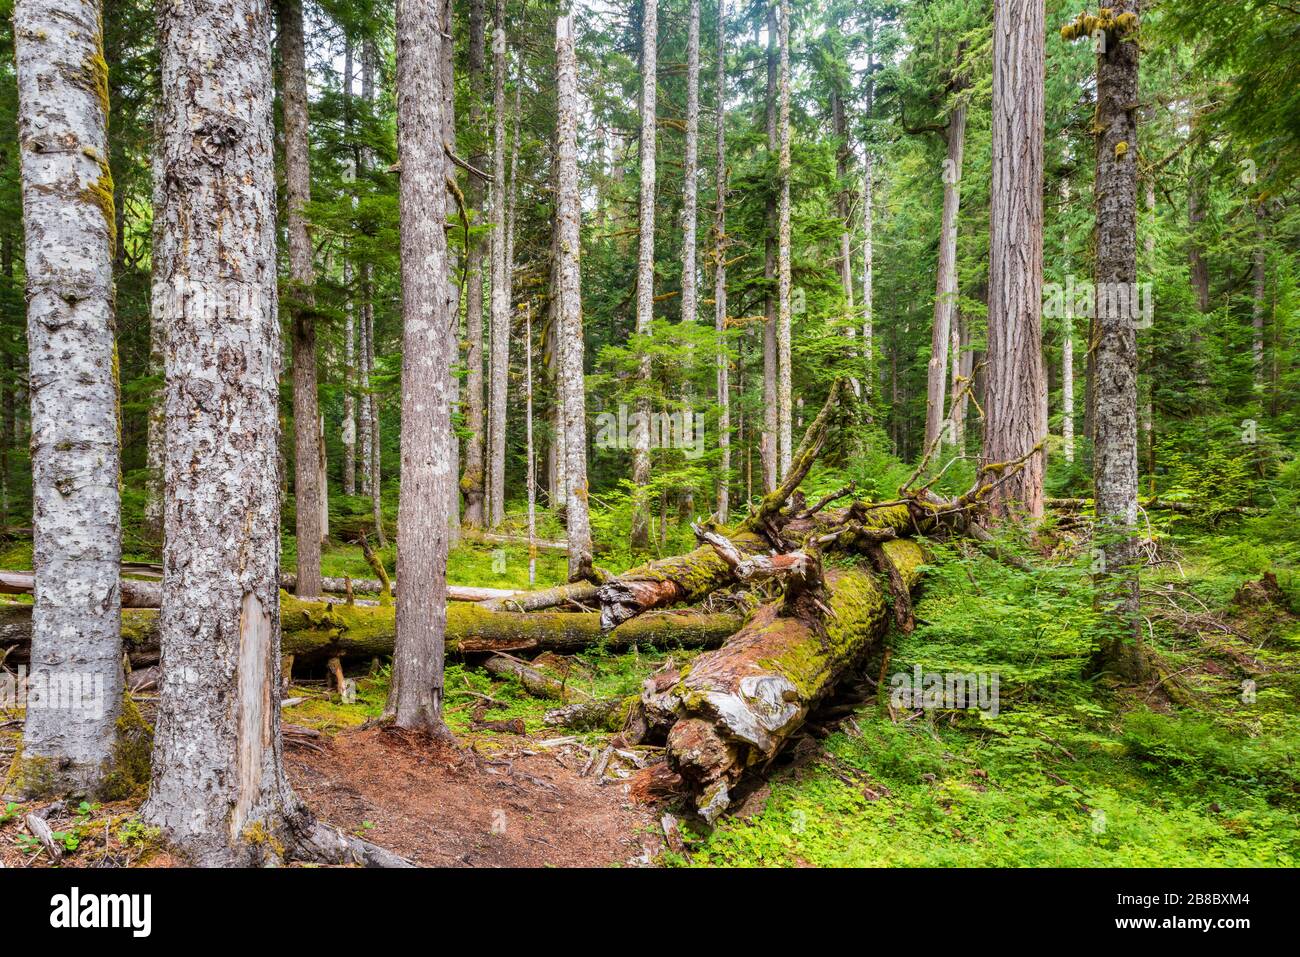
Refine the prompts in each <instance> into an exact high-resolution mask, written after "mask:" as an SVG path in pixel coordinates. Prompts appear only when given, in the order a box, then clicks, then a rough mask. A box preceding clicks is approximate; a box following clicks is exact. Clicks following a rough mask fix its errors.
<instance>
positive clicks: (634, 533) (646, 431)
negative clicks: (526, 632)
mask: <svg viewBox="0 0 1300 957" xmlns="http://www.w3.org/2000/svg"><path fill="white" fill-rule="evenodd" d="M658 25H659V8H658V2H657V0H644V2H643V3H642V7H641V145H640V149H641V195H640V240H639V245H638V254H637V255H638V260H637V281H636V282H637V285H636V334H637V335H638V336H649V335H650V332H651V325H652V323H653V321H654V281H655V133H656V128H657V124H656V118H655V117H656V114H655V109H656V107H655V86H656V83H657V71H656V64H655V61H656V57H657V55H658V53H657V51H658V35H657V34H658ZM638 351H639V352H640V354H641V355H640V361H639V364H638V368H637V379H638V381H639V382H640V384H641V388H642V389H647V388H649V385H650V375H651V368H650V355H649V353H648V352H646V351H645V349H644V348H641V349H639V350H638ZM636 411H637V414H638V416H639V418H638V419H637V426H636V429H635V430H634V434H633V437H632V482H633V484H634V486H635V488H634V489H633V491H632V529H631V534H630V536H629V539H630V544H631V546H632V548H633V549H644V548H647V547H649V544H650V499H649V491H648V490H647V489H646V486H647V485H649V483H650V400H649V398H648V397H647V396H645V395H642V396H640V397H639V398H638V399H637V402H636Z"/></svg>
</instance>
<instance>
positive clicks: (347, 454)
mask: <svg viewBox="0 0 1300 957" xmlns="http://www.w3.org/2000/svg"><path fill="white" fill-rule="evenodd" d="M352 50H353V45H352V37H351V36H350V35H349V34H348V33H347V32H346V31H345V33H344V39H343V141H344V143H346V144H348V145H349V146H351V144H352V110H353V106H352V74H353V60H352ZM359 166H360V164H359V163H358V162H357V158H356V153H355V151H354V152H353V155H352V163H351V167H352V168H351V169H350V170H349V171H348V172H349V174H350V175H351V178H352V182H353V183H354V184H355V183H356V181H357V173H358V171H359V170H358V167H359ZM356 202H357V200H356V196H355V195H354V196H353V198H352V206H353V208H354V209H355V208H356ZM350 252H351V250H350V248H349V247H348V245H347V244H345V246H344V252H343V295H344V297H345V298H344V302H343V428H342V430H341V433H342V434H341V436H340V438H341V439H342V441H343V494H344V495H346V496H349V497H351V496H353V495H356V494H357V396H356V387H357V316H356V295H355V291H354V289H353V280H354V279H355V278H356V277H355V273H354V271H353V268H352V256H351V255H350Z"/></svg>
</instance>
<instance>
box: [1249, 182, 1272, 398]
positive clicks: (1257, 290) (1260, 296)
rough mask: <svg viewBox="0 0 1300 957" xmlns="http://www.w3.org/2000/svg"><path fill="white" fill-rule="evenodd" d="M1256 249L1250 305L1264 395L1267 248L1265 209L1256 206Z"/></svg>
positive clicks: (1254, 353)
mask: <svg viewBox="0 0 1300 957" xmlns="http://www.w3.org/2000/svg"><path fill="white" fill-rule="evenodd" d="M1254 212H1255V249H1254V251H1253V253H1252V256H1253V259H1254V268H1253V273H1254V276H1253V280H1254V281H1253V287H1252V290H1251V292H1252V296H1251V304H1250V312H1251V321H1250V326H1251V350H1250V351H1251V356H1252V358H1253V359H1254V364H1255V387H1256V388H1257V389H1258V390H1259V391H1260V392H1261V393H1262V392H1263V389H1264V368H1265V367H1264V314H1265V312H1266V304H1265V301H1264V296H1265V289H1266V282H1265V277H1266V273H1267V269H1266V266H1267V262H1268V258H1267V255H1268V253H1267V246H1266V245H1265V238H1264V209H1263V207H1262V206H1259V205H1257V206H1255V210H1254Z"/></svg>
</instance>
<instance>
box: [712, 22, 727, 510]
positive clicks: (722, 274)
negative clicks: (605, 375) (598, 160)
mask: <svg viewBox="0 0 1300 957" xmlns="http://www.w3.org/2000/svg"><path fill="white" fill-rule="evenodd" d="M715 85H716V87H717V95H718V104H717V116H716V123H717V140H718V145H717V163H716V168H715V170H714V176H715V189H716V197H717V198H716V203H715V207H714V209H715V211H714V220H713V234H714V256H715V264H714V272H713V331H714V332H715V333H716V335H717V346H716V348H717V359H716V366H717V402H718V448H719V450H720V451H721V458H720V460H719V462H718V507H717V513H718V521H719V522H721V523H722V524H723V525H726V524H727V515H728V513H729V511H730V505H731V385H730V382H729V378H730V376H729V372H730V368H729V359H728V356H727V3H726V0H718V53H717V78H716V84H715Z"/></svg>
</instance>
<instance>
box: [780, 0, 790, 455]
mask: <svg viewBox="0 0 1300 957" xmlns="http://www.w3.org/2000/svg"><path fill="white" fill-rule="evenodd" d="M779 42H780V46H781V81H780V83H781V93H780V98H781V115H780V119H779V120H778V124H779V127H780V137H781V153H780V161H779V164H778V166H777V177H778V179H779V181H780V197H781V198H780V202H779V206H778V211H777V233H778V235H777V262H778V272H777V277H778V278H777V323H776V353H777V356H776V366H777V384H776V405H777V428H778V430H779V434H778V436H777V449H778V454H777V471H778V474H779V475H781V476H784V475H786V474H787V473H788V472H789V471H790V461H791V459H792V458H793V456H794V446H793V435H792V430H793V424H794V423H793V416H792V412H793V402H792V400H791V394H790V388H791V370H790V333H791V324H792V317H791V302H790V294H791V288H790V285H791V277H790V0H781V24H780V41H779Z"/></svg>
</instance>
